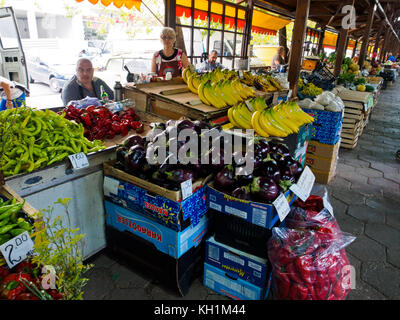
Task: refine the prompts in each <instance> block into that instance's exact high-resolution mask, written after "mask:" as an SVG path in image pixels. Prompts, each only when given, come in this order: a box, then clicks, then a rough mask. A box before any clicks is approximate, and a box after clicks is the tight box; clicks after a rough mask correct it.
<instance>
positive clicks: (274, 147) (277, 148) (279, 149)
mask: <svg viewBox="0 0 400 320" xmlns="http://www.w3.org/2000/svg"><path fill="white" fill-rule="evenodd" d="M269 146H270V151H271V152H274V153H280V154H281V155H283V156H284V157H286V156H289V155H290V152H289V149H288V148H287V147H286V146H285V145H284V144H282V143H277V142H273V141H270V142H269Z"/></svg>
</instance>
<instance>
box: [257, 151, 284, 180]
mask: <svg viewBox="0 0 400 320" xmlns="http://www.w3.org/2000/svg"><path fill="white" fill-rule="evenodd" d="M268 159H269V158H268V157H267V158H266V159H264V161H263V163H262V165H261V168H260V174H261V175H262V176H264V177H269V178H271V179H273V180H274V181H275V183H278V182H279V180H280V178H281V172H280V170H279V167H278V165H277V164H276V162H275V161H274V160H268ZM265 160H267V161H265Z"/></svg>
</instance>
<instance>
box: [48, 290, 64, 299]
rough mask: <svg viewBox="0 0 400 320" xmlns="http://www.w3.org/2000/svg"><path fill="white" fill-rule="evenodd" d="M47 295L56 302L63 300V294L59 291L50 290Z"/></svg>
mask: <svg viewBox="0 0 400 320" xmlns="http://www.w3.org/2000/svg"><path fill="white" fill-rule="evenodd" d="M47 293H48V294H49V295H51V297H52V298H53V299H54V300H60V299H62V298H63V296H62V294H61V293H59V292H58V291H57V290H55V289H50V290H49V291H47Z"/></svg>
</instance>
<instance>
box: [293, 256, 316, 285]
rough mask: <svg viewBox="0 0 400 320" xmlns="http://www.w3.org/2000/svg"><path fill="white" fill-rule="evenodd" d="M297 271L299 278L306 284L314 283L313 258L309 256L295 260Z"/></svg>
mask: <svg viewBox="0 0 400 320" xmlns="http://www.w3.org/2000/svg"><path fill="white" fill-rule="evenodd" d="M295 263H296V267H297V270H298V272H299V275H300V277H301V278H302V279H303V280H304V282H306V283H311V284H312V283H314V281H315V279H316V276H317V275H316V271H315V270H314V262H313V258H312V257H311V256H310V255H303V256H300V257H298V258H297V259H296V260H295Z"/></svg>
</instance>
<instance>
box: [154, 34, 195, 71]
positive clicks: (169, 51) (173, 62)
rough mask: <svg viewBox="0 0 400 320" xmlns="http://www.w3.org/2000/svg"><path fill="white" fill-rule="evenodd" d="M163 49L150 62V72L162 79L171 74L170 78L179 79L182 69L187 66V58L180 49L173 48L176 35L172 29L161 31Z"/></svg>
mask: <svg viewBox="0 0 400 320" xmlns="http://www.w3.org/2000/svg"><path fill="white" fill-rule="evenodd" d="M160 38H161V42H162V44H163V49H162V50H160V51H157V52H156V53H155V54H154V56H153V60H152V64H151V72H153V73H157V76H160V77H164V76H166V74H167V72H171V74H172V77H180V76H181V74H182V71H183V69H185V68H186V67H187V66H188V65H189V61H188V58H187V56H186V54H185V53H183V52H182V50H181V49H178V48H175V47H174V43H175V41H176V34H175V31H174V29H172V28H168V27H167V28H164V29H163V30H162V31H161V35H160Z"/></svg>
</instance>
